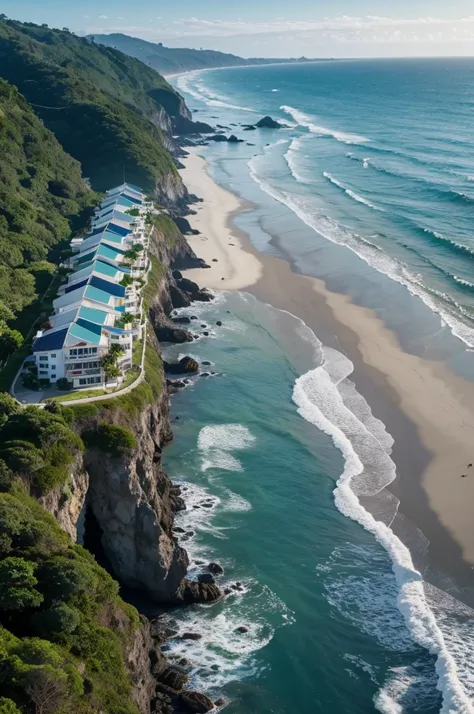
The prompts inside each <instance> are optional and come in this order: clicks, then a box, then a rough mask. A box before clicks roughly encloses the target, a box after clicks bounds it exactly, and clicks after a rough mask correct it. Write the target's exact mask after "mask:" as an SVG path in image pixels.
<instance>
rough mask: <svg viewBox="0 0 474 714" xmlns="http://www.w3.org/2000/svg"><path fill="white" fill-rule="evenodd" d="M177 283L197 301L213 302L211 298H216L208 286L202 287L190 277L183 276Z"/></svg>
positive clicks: (182, 290)
mask: <svg viewBox="0 0 474 714" xmlns="http://www.w3.org/2000/svg"><path fill="white" fill-rule="evenodd" d="M177 285H178V289H179V290H180V291H181V292H182V293H185V294H186V295H187V296H188V295H189V297H190V298H191V300H195V301H197V302H211V300H213V299H214V296H213V294H212V293H210V292H209V290H206V288H202V289H201V288H200V287H199V285H198V284H197V283H195V282H193V281H192V280H189V279H188V278H181V279H180V280H178V281H177ZM170 292H171V289H170ZM188 299H189V298H188ZM173 304H174V303H173ZM189 304H190V303H189ZM191 319H193V318H191Z"/></svg>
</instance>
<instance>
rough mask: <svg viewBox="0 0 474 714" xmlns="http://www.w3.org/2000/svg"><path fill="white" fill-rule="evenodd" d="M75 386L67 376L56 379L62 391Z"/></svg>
mask: <svg viewBox="0 0 474 714" xmlns="http://www.w3.org/2000/svg"><path fill="white" fill-rule="evenodd" d="M73 387H74V384H73V383H72V382H70V381H69V380H68V379H66V377H60V378H59V379H57V380H56V389H59V391H61V392H67V391H69V390H71V389H72V388H73Z"/></svg>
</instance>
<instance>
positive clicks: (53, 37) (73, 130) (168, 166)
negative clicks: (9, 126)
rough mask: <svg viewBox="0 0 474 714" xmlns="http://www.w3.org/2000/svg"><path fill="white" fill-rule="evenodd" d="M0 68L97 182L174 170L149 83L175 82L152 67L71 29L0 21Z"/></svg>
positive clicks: (143, 179)
mask: <svg viewBox="0 0 474 714" xmlns="http://www.w3.org/2000/svg"><path fill="white" fill-rule="evenodd" d="M0 75H2V76H3V77H4V78H5V79H7V80H8V81H9V82H11V83H12V84H14V85H15V86H17V87H18V88H19V89H20V91H21V92H22V93H23V94H24V95H25V97H26V99H27V100H28V101H29V102H30V103H31V104H32V105H33V108H34V109H35V112H36V113H37V114H38V115H39V116H40V117H41V118H42V119H43V121H44V122H45V124H46V126H47V127H48V128H49V129H51V131H53V133H54V134H55V135H56V137H57V139H58V140H59V142H60V143H61V144H62V146H63V147H64V149H65V150H66V151H67V152H68V153H70V154H71V155H72V156H74V158H76V159H77V160H78V161H80V162H81V164H82V167H83V173H84V174H85V175H86V176H88V177H90V179H91V181H92V185H93V187H94V188H96V189H98V190H105V189H106V188H108V187H110V186H111V185H114V184H116V183H119V182H121V180H122V176H123V169H125V171H126V177H127V179H128V180H129V181H131V182H132V183H137V184H138V185H141V186H143V187H144V188H145V189H148V190H151V189H152V188H153V187H154V185H155V182H156V181H157V180H159V179H160V178H163V177H164V176H166V175H169V174H170V173H171V174H174V175H176V170H175V167H174V163H173V161H172V158H171V157H170V155H169V153H168V152H167V151H166V150H165V149H164V147H163V134H162V132H161V130H160V128H159V127H158V121H157V110H159V109H160V108H161V107H160V106H159V105H157V104H156V103H155V102H154V101H153V99H152V98H151V96H150V95H151V93H153V90H157V89H158V90H165V91H169V92H170V93H174V90H173V89H172V88H171V87H170V86H169V85H168V84H167V83H166V81H165V80H164V79H163V78H162V77H161V76H160V75H159V74H157V72H155V71H154V70H152V69H150V68H148V67H146V66H144V65H143V64H142V63H141V62H139V61H138V60H136V59H133V58H131V57H128V56H126V55H123V54H122V53H120V52H117V51H116V50H113V49H110V48H106V47H102V46H99V45H95V44H93V43H91V42H89V41H88V40H86V39H85V38H80V37H76V36H75V35H72V34H71V33H69V32H65V31H61V30H51V29H48V28H47V27H39V26H37V25H33V24H30V23H27V24H23V23H19V22H15V21H12V20H4V21H1V22H0Z"/></svg>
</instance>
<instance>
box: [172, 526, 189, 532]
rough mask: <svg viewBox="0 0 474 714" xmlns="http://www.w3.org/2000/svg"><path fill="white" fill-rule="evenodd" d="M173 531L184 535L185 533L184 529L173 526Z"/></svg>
mask: <svg viewBox="0 0 474 714" xmlns="http://www.w3.org/2000/svg"><path fill="white" fill-rule="evenodd" d="M173 530H174V532H175V533H185V532H186V531H185V530H184V528H181V526H174V528H173Z"/></svg>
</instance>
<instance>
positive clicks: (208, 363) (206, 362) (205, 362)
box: [201, 360, 212, 367]
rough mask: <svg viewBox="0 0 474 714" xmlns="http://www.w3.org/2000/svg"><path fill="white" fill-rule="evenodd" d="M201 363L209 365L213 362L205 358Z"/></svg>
mask: <svg viewBox="0 0 474 714" xmlns="http://www.w3.org/2000/svg"><path fill="white" fill-rule="evenodd" d="M201 364H202V365H205V366H206V367H207V366H208V365H210V364H212V362H208V361H207V360H205V361H204V362H201Z"/></svg>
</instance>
